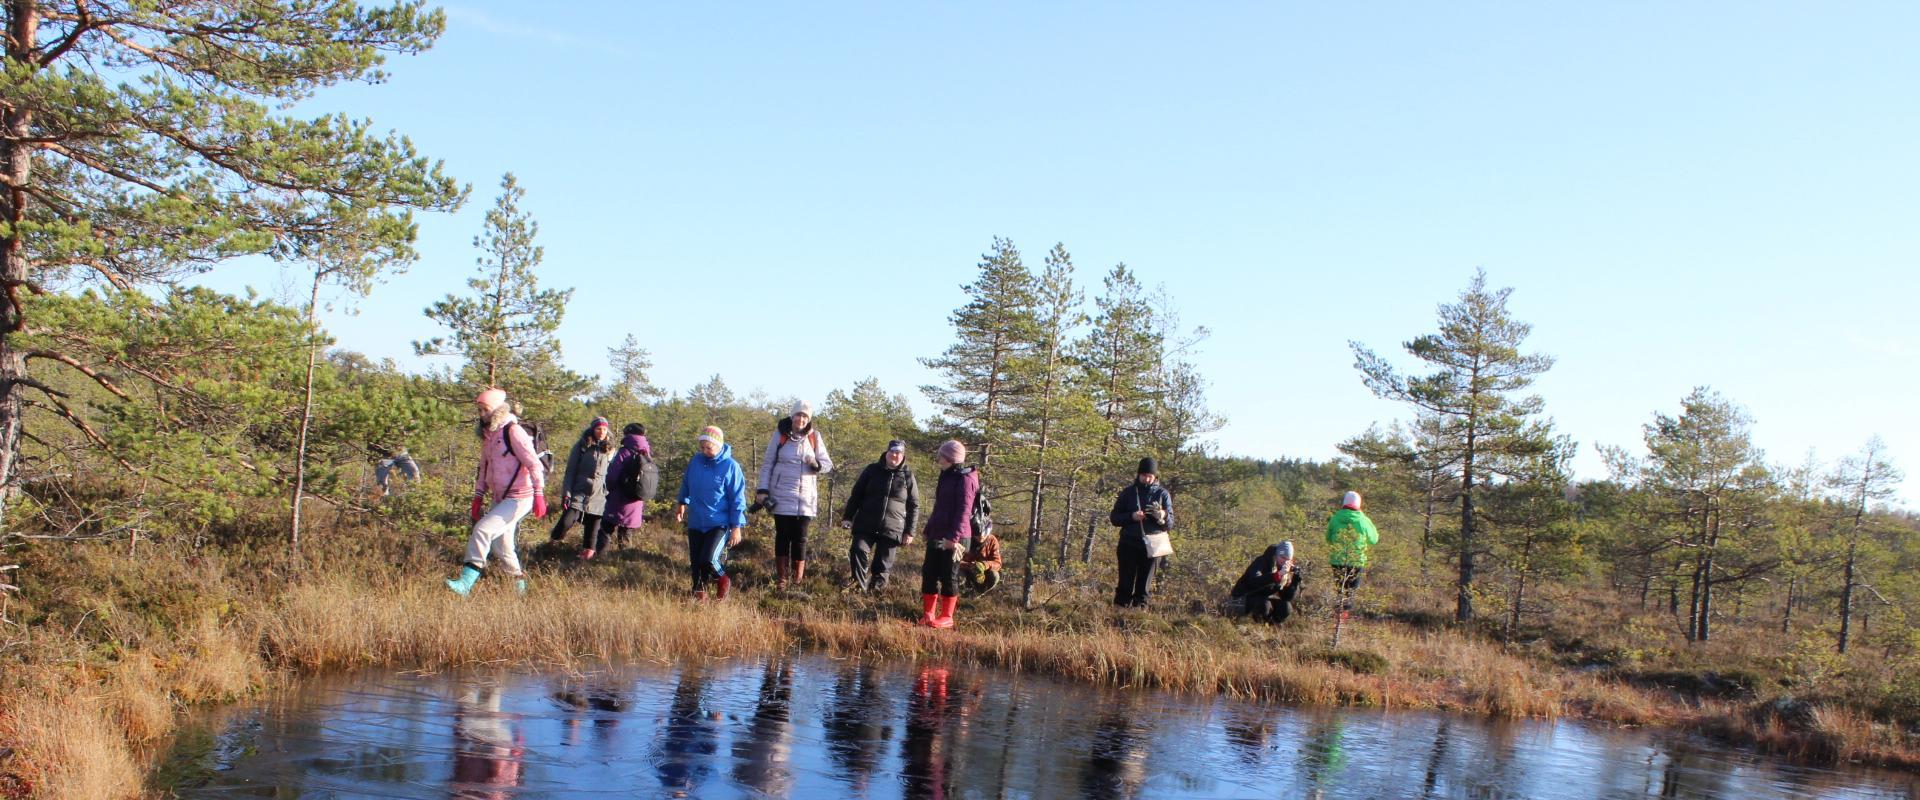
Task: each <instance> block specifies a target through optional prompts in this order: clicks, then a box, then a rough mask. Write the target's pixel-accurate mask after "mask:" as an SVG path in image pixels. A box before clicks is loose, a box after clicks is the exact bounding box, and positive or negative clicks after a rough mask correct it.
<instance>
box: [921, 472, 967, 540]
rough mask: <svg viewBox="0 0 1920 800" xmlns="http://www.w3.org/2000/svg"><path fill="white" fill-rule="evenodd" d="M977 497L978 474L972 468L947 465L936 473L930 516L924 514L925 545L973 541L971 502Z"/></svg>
mask: <svg viewBox="0 0 1920 800" xmlns="http://www.w3.org/2000/svg"><path fill="white" fill-rule="evenodd" d="M978 494H980V473H978V472H974V471H973V467H963V466H957V465H956V466H951V467H948V468H946V469H943V470H941V471H940V485H939V487H938V488H936V489H935V490H934V492H933V513H932V514H928V515H927V527H926V530H925V531H924V532H923V535H924V536H926V537H927V541H929V542H937V541H942V540H945V541H951V542H964V541H966V540H968V539H971V538H973V526H972V525H971V524H970V523H971V522H972V520H971V519H969V517H972V516H973V499H974V497H975V496H976V495H978Z"/></svg>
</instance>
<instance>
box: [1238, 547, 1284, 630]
mask: <svg viewBox="0 0 1920 800" xmlns="http://www.w3.org/2000/svg"><path fill="white" fill-rule="evenodd" d="M1299 593H1300V570H1299V569H1297V568H1295V566H1294V563H1293V542H1281V543H1279V544H1276V545H1274V546H1272V547H1269V548H1267V551H1266V552H1264V553H1261V554H1260V555H1258V556H1256V557H1254V559H1253V563H1251V564H1248V565H1247V571H1246V572H1244V573H1242V574H1241V575H1240V580H1239V581H1238V582H1235V583H1234V584H1233V593H1232V594H1231V596H1230V597H1231V602H1230V603H1228V605H1229V606H1230V607H1232V608H1233V609H1234V610H1236V611H1238V612H1239V613H1243V614H1248V615H1251V616H1252V617H1253V618H1254V619H1257V620H1261V621H1264V622H1271V623H1274V624H1279V623H1282V622H1286V621H1287V617H1289V616H1292V614H1293V598H1294V597H1295V596H1296V595H1298V594H1299Z"/></svg>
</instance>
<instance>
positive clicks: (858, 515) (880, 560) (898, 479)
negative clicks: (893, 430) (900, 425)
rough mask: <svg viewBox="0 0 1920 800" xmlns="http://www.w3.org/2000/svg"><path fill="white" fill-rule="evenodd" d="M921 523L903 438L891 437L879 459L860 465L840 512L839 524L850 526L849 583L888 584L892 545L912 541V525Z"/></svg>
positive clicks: (862, 587)
mask: <svg viewBox="0 0 1920 800" xmlns="http://www.w3.org/2000/svg"><path fill="white" fill-rule="evenodd" d="M919 523H920V483H919V481H917V480H915V479H914V477H913V470H910V469H907V443H906V442H903V441H900V440H899V439H895V440H893V441H891V442H888V443H887V452H886V453H885V454H883V455H881V456H880V460H879V461H875V462H873V463H872V464H868V465H867V468H866V469H864V470H861V471H860V478H859V480H856V481H854V482H853V492H852V493H851V494H849V495H847V505H846V509H845V511H843V512H842V513H841V514H840V527H842V528H849V529H852V531H853V546H852V548H851V549H849V550H848V551H847V561H848V563H849V564H850V565H851V566H852V570H853V584H852V588H854V589H855V590H858V591H862V592H878V591H880V590H882V589H885V588H887V572H888V570H891V569H892V568H893V550H894V548H896V547H899V546H900V545H903V544H912V543H913V529H914V527H915V526H917V525H918V524H919Z"/></svg>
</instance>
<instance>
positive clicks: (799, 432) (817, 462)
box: [754, 400, 833, 587]
mask: <svg viewBox="0 0 1920 800" xmlns="http://www.w3.org/2000/svg"><path fill="white" fill-rule="evenodd" d="M832 471H833V457H832V456H829V455H827V447H826V444H825V443H823V442H821V441H820V432H819V431H817V430H814V427H813V406H812V405H811V404H809V403H808V402H807V401H805V400H802V401H800V402H797V403H794V404H793V413H792V414H790V415H788V416H786V417H782V418H781V419H780V424H779V425H778V426H777V428H776V429H775V430H774V432H773V437H772V438H771V439H769V440H768V441H767V457H766V458H765V459H762V461H761V464H760V489H759V491H757V492H755V493H754V494H755V498H754V499H755V500H756V501H757V503H756V504H757V505H758V506H759V507H761V508H765V509H769V510H771V511H772V512H773V575H774V582H775V585H776V586H781V587H785V586H786V585H787V580H788V575H789V574H791V575H792V579H793V582H794V583H796V584H798V583H799V582H800V580H801V579H802V578H804V577H806V572H807V528H808V526H810V525H812V524H813V518H814V516H815V515H816V514H817V513H818V512H819V506H820V491H819V484H820V481H819V476H821V475H825V474H827V473H829V472H832ZM789 567H791V568H792V569H791V571H789V569H788V568H789Z"/></svg>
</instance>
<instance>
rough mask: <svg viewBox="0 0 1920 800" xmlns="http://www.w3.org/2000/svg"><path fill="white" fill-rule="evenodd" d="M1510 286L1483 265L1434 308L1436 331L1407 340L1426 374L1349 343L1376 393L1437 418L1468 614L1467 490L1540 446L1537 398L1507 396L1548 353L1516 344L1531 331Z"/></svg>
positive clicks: (1470, 533)
mask: <svg viewBox="0 0 1920 800" xmlns="http://www.w3.org/2000/svg"><path fill="white" fill-rule="evenodd" d="M1512 293H1513V290H1512V289H1498V290H1494V291H1489V290H1488V289H1487V274H1486V272H1485V271H1484V270H1481V271H1477V272H1476V273H1475V274H1474V277H1473V281H1472V282H1471V283H1469V284H1468V285H1467V289H1466V291H1464V292H1462V293H1461V294H1460V299H1459V302H1457V303H1450V304H1444V305H1442V306H1440V313H1439V318H1440V331H1439V333H1435V334H1427V335H1425V336H1421V337H1419V338H1416V339H1414V340H1413V341H1411V342H1407V343H1406V344H1405V345H1404V347H1405V348H1406V351H1407V352H1408V353H1409V354H1411V355H1412V356H1413V357H1414V358H1416V359H1419V360H1420V361H1422V362H1424V363H1426V364H1429V365H1431V366H1432V367H1434V368H1435V369H1434V371H1433V372H1432V373H1429V374H1427V375H1420V376H1406V375H1402V374H1401V373H1400V372H1398V371H1397V370H1395V368H1394V367H1393V365H1392V364H1390V363H1388V362H1387V361H1386V359H1383V358H1381V357H1380V356H1379V355H1377V354H1375V353H1374V352H1373V351H1372V350H1369V349H1367V347H1366V346H1365V345H1362V344H1361V343H1359V342H1351V343H1350V346H1351V347H1352V348H1353V353H1354V367H1355V368H1356V369H1358V370H1359V371H1360V374H1361V376H1362V378H1363V379H1364V380H1365V382H1366V385H1367V388H1368V389H1371V390H1373V393H1374V394H1375V395H1377V396H1379V397H1383V398H1386V399H1390V400H1397V401H1400V402H1404V403H1407V404H1409V405H1411V406H1413V407H1414V408H1416V409H1419V410H1422V411H1425V412H1428V413H1430V414H1433V415H1434V416H1435V417H1437V418H1438V419H1440V420H1441V421H1442V427H1441V432H1440V435H1441V443H1440V448H1439V451H1440V452H1441V453H1443V454H1444V456H1443V459H1444V460H1447V461H1457V462H1458V464H1459V465H1460V535H1459V539H1458V541H1457V542H1456V552H1457V555H1458V556H1459V573H1458V578H1457V581H1456V586H1457V588H1458V592H1457V595H1456V601H1455V608H1454V616H1455V618H1456V619H1458V620H1459V621H1461V622H1468V621H1471V620H1472V619H1473V579H1474V559H1475V558H1476V557H1477V556H1478V555H1479V547H1480V545H1479V543H1478V542H1476V541H1475V539H1474V535H1475V531H1476V528H1475V527H1474V494H1475V492H1476V491H1478V490H1480V489H1482V488H1483V487H1482V485H1481V484H1482V482H1483V481H1484V479H1485V478H1487V477H1488V476H1489V475H1500V474H1505V473H1506V472H1509V471H1511V470H1514V469H1517V468H1518V467H1519V466H1520V465H1523V464H1524V463H1526V460H1527V459H1530V458H1533V457H1535V456H1538V455H1540V454H1541V453H1543V452H1545V451H1546V450H1547V448H1548V447H1549V446H1550V439H1549V437H1548V435H1547V432H1546V430H1545V429H1544V428H1543V427H1542V426H1540V425H1539V424H1537V423H1530V422H1529V419H1530V418H1531V417H1533V416H1534V415H1536V414H1539V413H1540V410H1541V406H1542V403H1541V401H1540V398H1539V397H1537V396H1530V397H1524V398H1515V397H1514V395H1515V394H1517V393H1519V392H1521V391H1524V390H1525V389H1526V388H1527V387H1528V386H1530V385H1532V384H1533V380H1534V378H1536V377H1538V376H1539V375H1540V374H1541V373H1544V372H1546V371H1547V370H1548V369H1549V368H1551V367H1552V366H1553V359H1552V358H1551V357H1549V356H1544V355H1538V354H1525V353H1522V352H1520V345H1521V344H1522V343H1523V342H1524V341H1525V340H1526V338H1527V334H1528V333H1530V332H1531V331H1532V330H1533V326H1531V325H1528V324H1526V323H1524V322H1521V321H1519V320H1517V319H1514V318H1513V315H1512V314H1511V313H1510V312H1508V311H1507V298H1508V296H1509V295H1511V294H1512Z"/></svg>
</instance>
